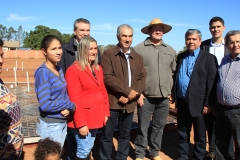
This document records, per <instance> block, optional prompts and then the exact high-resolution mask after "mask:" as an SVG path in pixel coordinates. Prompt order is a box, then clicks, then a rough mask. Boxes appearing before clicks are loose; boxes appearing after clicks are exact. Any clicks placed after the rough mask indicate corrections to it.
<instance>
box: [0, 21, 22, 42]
mask: <svg viewBox="0 0 240 160" xmlns="http://www.w3.org/2000/svg"><path fill="white" fill-rule="evenodd" d="M26 35H27V32H25V31H23V28H22V26H19V27H18V30H15V29H14V28H13V27H9V28H7V27H6V26H3V25H2V24H0V39H3V40H8V41H19V42H20V46H22V45H23V40H24V38H25V37H26Z"/></svg>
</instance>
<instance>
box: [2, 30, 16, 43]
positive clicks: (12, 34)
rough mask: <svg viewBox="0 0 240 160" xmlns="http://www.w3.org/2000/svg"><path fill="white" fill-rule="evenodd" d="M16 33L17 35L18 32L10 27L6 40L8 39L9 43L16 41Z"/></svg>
mask: <svg viewBox="0 0 240 160" xmlns="http://www.w3.org/2000/svg"><path fill="white" fill-rule="evenodd" d="M16 33H17V31H16V30H15V29H14V28H13V27H9V28H8V30H7V34H6V37H5V38H6V39H7V40H8V41H10V40H14V39H15V37H16Z"/></svg>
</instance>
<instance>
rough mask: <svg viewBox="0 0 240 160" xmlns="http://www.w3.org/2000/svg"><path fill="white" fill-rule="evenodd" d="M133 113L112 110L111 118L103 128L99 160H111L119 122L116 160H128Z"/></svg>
mask: <svg viewBox="0 0 240 160" xmlns="http://www.w3.org/2000/svg"><path fill="white" fill-rule="evenodd" d="M132 119H133V112H132V113H123V111H122V110H110V117H109V118H108V121H107V124H106V126H105V127H104V128H103V132H102V135H101V137H100V142H101V146H100V151H99V157H100V158H99V159H101V160H111V154H112V148H113V141H112V140H113V133H114V129H115V127H116V124H117V122H118V129H119V137H118V147H117V148H118V150H117V154H116V156H115V160H126V159H127V156H128V153H129V140H130V131H131V126H132Z"/></svg>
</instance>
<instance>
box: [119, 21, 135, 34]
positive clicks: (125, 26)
mask: <svg viewBox="0 0 240 160" xmlns="http://www.w3.org/2000/svg"><path fill="white" fill-rule="evenodd" d="M122 28H129V29H131V30H132V32H133V28H132V27H131V26H130V25H128V24H122V25H120V26H118V28H117V36H119V35H120V34H121V30H122Z"/></svg>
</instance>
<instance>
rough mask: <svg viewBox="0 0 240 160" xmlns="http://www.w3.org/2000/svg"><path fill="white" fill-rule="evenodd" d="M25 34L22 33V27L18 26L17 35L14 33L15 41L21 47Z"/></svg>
mask: <svg viewBox="0 0 240 160" xmlns="http://www.w3.org/2000/svg"><path fill="white" fill-rule="evenodd" d="M26 34H27V32H25V31H23V28H22V26H19V27H18V30H17V33H16V37H15V40H16V41H19V43H20V46H21V47H22V46H23V41H24V39H25V37H26Z"/></svg>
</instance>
